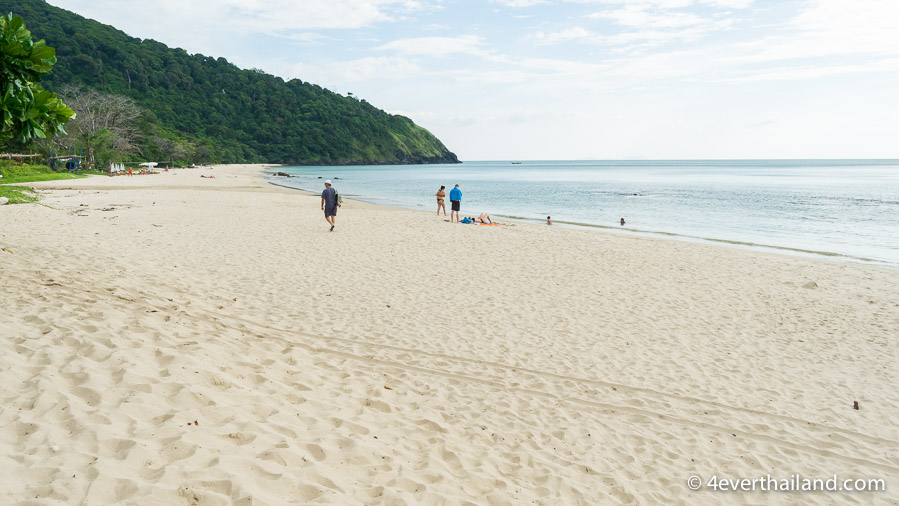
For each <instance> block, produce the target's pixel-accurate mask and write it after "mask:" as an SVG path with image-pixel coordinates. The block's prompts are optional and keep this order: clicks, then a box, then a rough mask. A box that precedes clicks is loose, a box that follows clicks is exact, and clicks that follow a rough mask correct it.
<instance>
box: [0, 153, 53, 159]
mask: <svg viewBox="0 0 899 506" xmlns="http://www.w3.org/2000/svg"><path fill="white" fill-rule="evenodd" d="M38 156H44V155H36V154H35V155H17V154H15V153H0V159H3V160H12V159H13V158H15V159H17V160H18V159H21V158H35V157H38Z"/></svg>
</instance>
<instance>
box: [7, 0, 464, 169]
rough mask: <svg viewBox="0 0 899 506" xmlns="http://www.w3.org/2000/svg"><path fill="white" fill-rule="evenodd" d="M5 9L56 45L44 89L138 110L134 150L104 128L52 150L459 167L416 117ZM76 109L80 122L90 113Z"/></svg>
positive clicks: (97, 155) (54, 16)
mask: <svg viewBox="0 0 899 506" xmlns="http://www.w3.org/2000/svg"><path fill="white" fill-rule="evenodd" d="M0 12H13V13H15V14H16V15H20V16H22V17H24V18H25V20H26V21H27V22H28V24H29V28H30V29H31V31H32V32H33V33H34V34H35V36H36V37H41V38H44V39H46V41H47V42H46V43H47V44H48V45H52V46H54V47H55V48H56V52H57V57H58V60H59V61H58V63H57V65H56V67H55V68H54V71H53V74H52V75H51V76H49V77H46V78H45V79H44V83H45V84H46V85H47V87H48V88H50V89H56V90H62V89H66V90H67V91H66V93H65V95H64V99H65V100H67V101H71V103H72V104H78V103H79V102H80V101H81V100H80V99H81V95H82V94H97V95H101V96H105V97H121V98H124V99H127V100H130V101H131V103H133V104H134V105H135V106H136V107H137V108H138V110H139V115H137V116H136V117H133V118H132V119H131V120H130V121H131V125H130V128H132V129H133V132H134V134H135V135H134V136H133V137H132V138H131V140H130V141H129V142H130V148H129V149H119V150H118V151H116V150H115V149H112V147H113V146H115V145H116V143H117V142H118V141H119V140H120V139H117V138H116V133H115V132H114V131H113V130H112V129H105V130H107V131H108V133H107V132H104V131H103V130H104V129H100V130H98V131H96V132H93V133H90V134H88V135H87V136H85V133H84V132H83V131H81V132H79V133H77V134H75V133H74V132H70V135H68V136H65V137H60V138H59V140H58V141H57V142H56V144H54V145H53V147H54V148H55V149H58V150H60V151H66V150H69V151H70V150H71V149H73V148H74V149H76V150H77V151H78V152H80V151H81V149H84V150H85V152H92V154H93V157H94V159H95V160H96V161H97V163H105V162H108V161H124V160H127V159H129V157H130V159H134V158H136V157H142V158H143V159H151V160H156V161H160V162H171V163H174V164H183V163H192V162H206V163H247V162H252V163H290V164H386V163H389V164H398V163H455V162H457V161H458V160H457V158H456V156H455V155H454V154H453V153H451V152H450V151H449V150H448V149H447V148H446V147H445V146H444V145H443V144H442V143H441V142H440V141H439V140H438V139H437V138H436V137H434V136H433V135H432V134H431V133H430V132H428V131H427V130H425V129H424V128H422V127H420V126H418V125H416V124H415V123H414V122H412V120H410V119H409V118H406V117H403V116H398V115H392V114H388V113H386V112H384V111H383V110H380V109H378V108H377V107H375V106H373V105H371V104H369V103H368V102H366V101H365V100H360V99H358V98H357V97H354V96H343V95H339V94H337V93H334V92H332V91H329V90H327V89H324V88H321V87H320V86H317V85H315V84H311V83H308V82H303V81H301V80H299V79H292V80H288V81H285V80H283V79H282V78H280V77H276V76H273V75H270V74H266V73H265V72H262V71H259V70H256V69H252V70H244V69H240V68H238V67H236V66H235V65H233V64H231V63H229V62H228V61H227V60H225V59H224V58H213V57H211V56H204V55H199V54H188V53H187V52H186V51H184V50H183V49H172V48H169V47H167V46H166V45H164V44H162V43H160V42H157V41H154V40H150V39H143V40H141V39H138V38H134V37H130V36H128V35H127V34H125V33H124V32H122V31H119V30H117V29H115V28H113V27H111V26H107V25H103V24H101V23H99V22H96V21H93V20H90V19H86V18H84V17H82V16H79V15H77V14H74V13H72V12H69V11H66V10H63V9H60V8H57V7H54V6H52V5H49V4H47V3H46V2H44V1H42V0H14V1H10V0H0ZM74 109H75V112H77V113H78V115H79V116H80V115H81V114H83V112H84V111H85V110H86V109H83V108H79V106H75V107H74ZM89 143H93V144H91V145H90V148H89V147H88V144H89ZM121 147H122V146H121V144H119V148H121ZM41 149H47V146H46V145H45V146H42V147H41ZM104 150H105V154H104ZM110 158H115V160H113V159H110Z"/></svg>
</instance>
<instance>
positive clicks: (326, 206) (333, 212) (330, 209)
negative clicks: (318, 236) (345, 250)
mask: <svg viewBox="0 0 899 506" xmlns="http://www.w3.org/2000/svg"><path fill="white" fill-rule="evenodd" d="M322 211H324V212H325V221H327V222H328V223H330V224H331V230H329V232H333V231H334V220H335V219H336V218H337V190H335V189H334V188H331V180H330V179H329V180H327V181H325V189H324V191H322Z"/></svg>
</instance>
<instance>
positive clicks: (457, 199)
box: [450, 184, 462, 222]
mask: <svg viewBox="0 0 899 506" xmlns="http://www.w3.org/2000/svg"><path fill="white" fill-rule="evenodd" d="M450 204H452V206H453V207H452V208H451V211H450V222H452V221H453V220H454V219H455V221H456V222H458V221H459V209H460V208H461V207H462V190H460V189H459V185H458V184H457V185H456V186H455V187H454V188H453V189H452V190H450ZM453 217H455V218H453Z"/></svg>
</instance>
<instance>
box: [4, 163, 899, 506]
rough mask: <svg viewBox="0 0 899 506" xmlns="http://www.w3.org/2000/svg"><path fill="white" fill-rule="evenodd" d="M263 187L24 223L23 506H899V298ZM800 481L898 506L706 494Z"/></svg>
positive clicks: (669, 251)
mask: <svg viewBox="0 0 899 506" xmlns="http://www.w3.org/2000/svg"><path fill="white" fill-rule="evenodd" d="M200 174H215V175H216V178H215V179H201V178H200V177H199V176H200ZM259 174H260V167H258V166H229V167H218V168H216V169H215V170H213V171H205V170H179V171H175V172H171V173H163V174H160V175H153V176H134V177H130V178H129V177H125V176H120V177H115V178H102V177H95V178H89V179H85V180H76V181H63V182H54V183H41V184H36V185H35V186H37V187H44V188H51V187H52V188H57V189H55V190H46V191H43V192H42V193H43V199H42V201H41V202H42V204H43V205H33V204H32V205H16V206H3V207H0V248H7V249H8V250H11V252H9V251H0V279H2V287H0V396H2V406H0V470H2V471H3V472H2V473H0V503H4V504H8V503H15V502H19V501H35V502H36V503H40V504H52V503H68V504H72V503H75V504H77V503H82V502H84V503H88V504H107V503H111V502H116V501H123V502H125V503H136V504H152V505H158V504H231V503H240V504H272V505H274V504H286V503H328V504H372V503H374V504H382V503H385V504H403V503H405V504H443V503H446V504H465V503H474V504H530V503H536V504H547V505H555V504H600V503H638V504H666V503H673V504H677V503H683V504H718V503H769V502H773V503H783V504H787V503H790V504H792V503H797V502H801V503H818V504H834V503H840V504H870V503H875V504H896V503H897V501H899V389H897V385H899V378H897V371H899V359H897V358H899V351H897V346H896V345H897V342H896V341H897V336H899V290H897V288H896V287H897V286H899V271H895V270H889V269H880V268H873V267H865V266H862V265H855V264H848V263H837V262H829V261H824V260H814V259H803V258H797V257H788V256H779V255H772V254H766V253H758V252H750V251H741V250H737V249H731V248H726V247H719V246H709V245H702V244H693V243H685V242H676V241H667V240H658V239H649V238H635V237H626V236H620V235H613V234H607V233H602V232H597V231H592V230H579V229H565V228H562V227H547V226H542V225H522V224H518V225H506V226H501V227H477V226H467V225H456V224H450V223H448V222H445V221H444V219H443V218H442V217H441V218H437V217H435V216H434V215H432V214H429V213H425V212H414V211H408V210H402V209H395V208H386V207H378V206H373V205H368V204H363V203H359V202H346V203H345V205H344V207H343V208H342V209H341V210H340V212H339V215H338V222H337V230H336V231H335V232H334V233H329V232H328V229H327V225H326V223H325V220H324V218H323V216H322V213H321V211H320V210H319V199H318V197H315V196H308V195H305V194H303V193H302V192H298V191H291V190H287V189H283V188H278V187H275V186H272V185H268V184H267V183H265V182H264V180H263V179H262V178H261V177H260V175H259ZM61 188H65V189H61ZM338 190H339V187H338ZM810 283H813V284H810ZM815 285H816V286H815ZM853 401H858V402H859V407H860V409H859V410H854V409H852V404H853ZM194 421H196V422H197V424H196V425H194ZM796 473H799V474H800V475H801V476H802V477H806V478H823V479H827V478H830V477H831V476H832V475H833V474H838V475H839V476H840V477H841V478H842V477H845V478H866V479H867V478H882V479H884V480H885V481H886V484H887V491H885V492H865V493H861V492H854V493H845V492H843V493H838V492H817V493H783V492H758V491H757V492H713V491H708V490H702V491H699V492H692V491H690V490H689V489H688V487H687V478H688V477H689V476H691V475H694V474H695V475H699V476H701V477H703V478H704V479H707V478H709V477H711V476H712V475H715V474H717V475H718V476H719V477H722V478H755V477H759V476H765V475H767V474H770V475H772V477H776V478H788V477H790V476H791V475H793V474H796Z"/></svg>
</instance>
